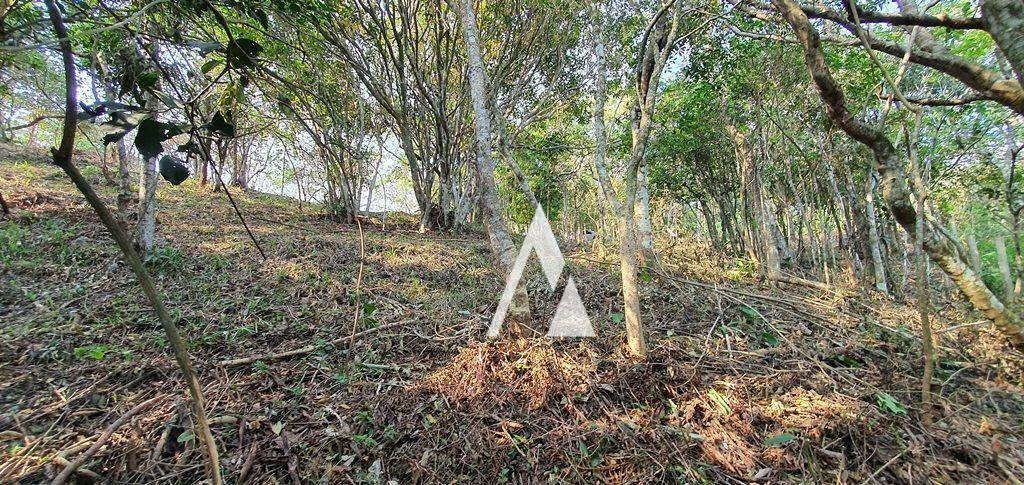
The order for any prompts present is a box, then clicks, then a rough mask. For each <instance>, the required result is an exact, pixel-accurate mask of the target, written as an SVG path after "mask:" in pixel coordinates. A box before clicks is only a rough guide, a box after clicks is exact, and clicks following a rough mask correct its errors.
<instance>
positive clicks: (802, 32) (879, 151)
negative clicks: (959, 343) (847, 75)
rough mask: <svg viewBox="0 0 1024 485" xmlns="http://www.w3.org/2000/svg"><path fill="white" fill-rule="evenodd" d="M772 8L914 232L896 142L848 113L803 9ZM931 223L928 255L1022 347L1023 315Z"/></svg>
mask: <svg viewBox="0 0 1024 485" xmlns="http://www.w3.org/2000/svg"><path fill="white" fill-rule="evenodd" d="M772 4H773V5H774V6H775V7H776V8H777V9H778V10H779V12H780V13H781V14H782V16H783V17H784V18H785V19H786V22H787V23H789V25H790V26H791V27H792V29H793V32H794V33H795V34H796V37H797V39H798V40H799V42H800V44H801V45H802V47H803V50H804V62H805V64H806V65H807V68H808V71H809V72H810V75H811V79H812V80H813V82H814V84H815V87H816V88H817V90H818V94H819V96H820V97H821V99H822V101H823V102H824V104H825V111H826V113H827V114H828V116H829V118H831V119H832V121H833V122H835V123H836V124H837V125H838V126H839V127H840V128H842V129H843V131H845V132H846V133H847V134H848V135H849V136H850V137H851V138H853V139H855V140H857V141H858V142H860V143H862V144H864V145H865V146H867V147H868V148H869V149H871V151H872V153H873V154H874V156H875V159H876V161H877V162H878V172H879V175H880V176H881V180H882V183H881V186H882V196H883V198H884V199H885V202H886V204H887V205H888V206H889V209H890V212H891V213H892V215H893V218H894V219H896V221H897V222H898V223H899V224H900V226H902V227H903V228H904V230H905V231H906V232H907V233H908V234H916V232H917V225H918V223H917V210H916V209H915V207H914V201H913V199H912V198H911V196H910V188H909V187H908V185H907V180H906V173H905V172H904V170H903V164H902V163H901V160H900V159H899V155H898V152H897V151H896V149H895V147H894V146H893V144H892V142H891V141H890V140H889V138H888V137H887V136H886V135H885V134H884V133H883V132H881V131H879V130H877V129H874V128H872V127H870V126H868V125H867V124H865V123H864V122H863V121H861V120H859V119H857V118H855V117H854V115H853V114H852V113H851V112H850V111H849V109H848V107H847V106H846V97H845V94H844V93H843V91H842V88H840V87H839V84H838V83H837V82H836V80H835V79H834V78H833V77H832V74H831V72H830V71H829V68H828V64H827V62H826V60H825V54H824V52H823V51H822V48H821V38H820V37H819V35H818V32H817V31H816V30H815V29H814V27H813V26H812V25H811V23H810V21H809V20H808V19H807V16H806V15H805V14H804V13H803V12H802V11H801V10H800V7H799V6H797V5H796V4H795V3H794V2H793V1H792V0H772ZM933 224H934V223H931V224H930V223H929V222H928V221H926V222H925V224H923V226H925V227H922V237H923V238H924V240H923V241H921V243H922V247H923V248H924V250H925V251H926V252H927V253H928V256H929V257H931V259H932V260H933V261H935V263H936V264H937V265H938V266H939V267H940V268H942V270H943V271H944V272H945V273H946V275H947V276H949V278H950V279H951V280H952V281H953V282H954V283H955V284H956V285H957V287H958V288H960V290H961V291H962V292H963V293H964V294H965V295H966V296H967V298H968V299H969V300H970V301H971V303H972V304H973V305H974V307H975V308H976V309H978V310H979V311H981V312H982V313H983V314H984V315H985V316H986V317H987V318H989V319H990V320H992V322H993V324H995V326H996V328H997V329H998V330H999V331H1000V332H1002V333H1003V335H1004V336H1005V337H1006V338H1007V340H1009V341H1010V342H1011V343H1012V344H1013V345H1015V346H1018V347H1024V332H1022V322H1021V319H1020V317H1019V316H1018V315H1016V314H1014V313H1013V312H1011V311H1009V310H1008V309H1007V308H1006V307H1005V306H1004V305H1003V302H1001V301H1000V300H999V298H998V297H997V296H996V295H995V294H993V293H992V292H991V291H990V290H989V289H988V288H987V287H986V286H985V283H984V282H983V281H982V280H981V278H980V277H979V276H978V275H977V274H976V273H974V272H973V271H971V269H970V268H968V267H967V265H966V264H964V262H963V260H961V259H960V256H959V254H958V253H957V251H956V250H955V248H953V247H952V245H951V243H950V242H949V241H948V240H947V239H946V238H945V236H943V235H942V234H941V233H940V231H939V230H937V228H935V227H933Z"/></svg>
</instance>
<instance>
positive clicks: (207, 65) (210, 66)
mask: <svg viewBox="0 0 1024 485" xmlns="http://www.w3.org/2000/svg"><path fill="white" fill-rule="evenodd" d="M222 64H224V61H223V60H221V59H210V60H208V61H206V62H204V63H203V67H200V68H199V70H200V71H203V74H209V73H210V71H212V70H214V69H215V68H216V67H217V66H220V65H222Z"/></svg>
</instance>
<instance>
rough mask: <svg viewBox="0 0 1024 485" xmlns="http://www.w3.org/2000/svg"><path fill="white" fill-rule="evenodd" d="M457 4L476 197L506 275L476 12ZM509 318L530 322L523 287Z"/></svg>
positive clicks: (509, 248)
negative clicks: (466, 76) (466, 65)
mask: <svg viewBox="0 0 1024 485" xmlns="http://www.w3.org/2000/svg"><path fill="white" fill-rule="evenodd" d="M453 1H458V2H459V5H458V6H459V10H460V13H461V18H462V22H461V23H462V34H463V38H464V40H465V42H466V55H467V57H468V61H469V69H468V71H469V91H470V97H471V98H472V100H473V115H474V121H475V123H474V128H475V129H474V134H475V135H476V144H475V145H476V173H477V182H478V184H479V186H478V187H477V190H478V192H479V194H480V208H481V209H482V211H483V216H484V223H485V225H486V226H487V236H488V238H489V239H490V242H491V250H492V251H493V252H494V255H495V257H496V259H497V260H498V262H499V264H500V265H501V267H502V268H503V269H504V270H505V271H506V272H507V271H510V270H511V269H512V265H513V263H515V259H516V248H515V244H514V243H513V242H512V237H511V236H510V235H509V233H508V227H507V226H506V224H505V219H504V218H503V217H502V204H501V200H500V199H499V196H498V188H497V185H496V184H495V181H494V168H495V160H494V156H493V155H492V153H491V120H492V117H491V113H490V110H489V109H488V106H487V72H486V71H485V70H484V61H483V56H482V54H481V53H480V41H479V31H478V28H477V24H476V12H475V11H474V10H473V0H453ZM509 318H511V319H512V320H511V321H512V322H513V323H521V324H527V323H529V320H530V300H529V295H527V294H526V284H525V282H521V284H520V285H519V286H518V288H517V289H516V293H515V296H514V297H513V298H512V303H511V305H510V306H509Z"/></svg>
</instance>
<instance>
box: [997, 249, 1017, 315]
mask: <svg viewBox="0 0 1024 485" xmlns="http://www.w3.org/2000/svg"><path fill="white" fill-rule="evenodd" d="M995 242H996V257H997V258H999V277H1000V278H1001V279H1002V280H1003V298H1005V299H1006V301H1007V302H1012V301H1013V272H1012V271H1011V270H1010V258H1009V257H1008V256H1007V254H1006V238H1004V237H1003V236H996V241H995Z"/></svg>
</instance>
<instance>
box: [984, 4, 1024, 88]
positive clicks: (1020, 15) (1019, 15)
mask: <svg viewBox="0 0 1024 485" xmlns="http://www.w3.org/2000/svg"><path fill="white" fill-rule="evenodd" d="M981 12H982V15H983V17H984V19H985V24H986V26H987V27H988V33H989V34H990V35H991V36H992V39H993V40H995V41H996V45H998V46H999V50H1000V51H1002V53H1003V56H1005V57H1006V60H1007V61H1008V62H1009V63H1010V66H1011V67H1012V68H1013V71H1014V73H1015V74H1016V75H1017V82H1019V83H1020V84H1021V86H1024V2H1022V1H1021V0H984V1H982V2H981Z"/></svg>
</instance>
